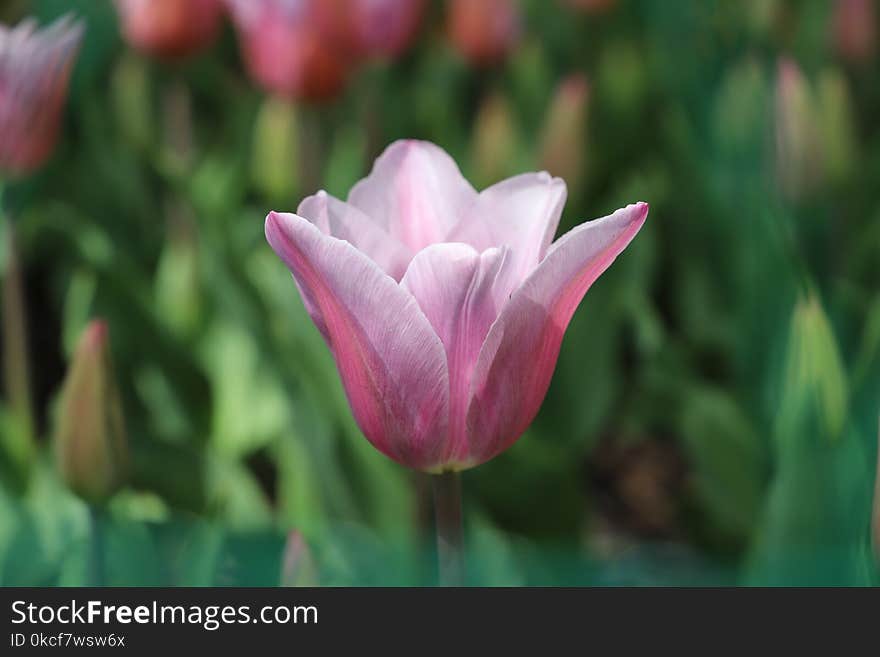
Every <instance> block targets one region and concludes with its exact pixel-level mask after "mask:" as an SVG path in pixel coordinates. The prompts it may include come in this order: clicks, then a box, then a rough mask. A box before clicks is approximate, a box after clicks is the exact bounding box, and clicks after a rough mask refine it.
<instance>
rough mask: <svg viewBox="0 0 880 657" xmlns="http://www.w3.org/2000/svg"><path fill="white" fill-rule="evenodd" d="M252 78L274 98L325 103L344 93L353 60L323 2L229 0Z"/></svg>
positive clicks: (328, 6)
mask: <svg viewBox="0 0 880 657" xmlns="http://www.w3.org/2000/svg"><path fill="white" fill-rule="evenodd" d="M227 4H228V5H229V7H230V10H231V11H232V17H233V20H234V22H235V26H236V29H237V31H238V36H239V42H240V43H241V48H242V51H243V53H244V59H245V65H246V66H247V69H248V72H249V73H250V75H251V77H252V78H253V79H254V80H255V81H256V82H257V84H259V85H260V86H261V87H263V89H264V90H266V91H268V92H269V93H272V94H277V95H279V96H282V97H284V98H291V99H297V100H310V101H322V100H329V99H330V98H332V97H334V96H336V95H337V94H339V92H340V91H342V88H343V87H344V86H345V82H346V79H347V77H348V68H349V62H348V56H347V53H346V52H345V48H344V46H343V45H342V44H340V43H339V37H338V35H337V34H334V33H333V32H334V31H335V30H332V29H331V28H330V27H328V21H330V24H331V25H332V24H333V23H332V18H328V16H330V14H329V13H328V9H329V8H330V5H327V4H321V2H320V1H319V0H227Z"/></svg>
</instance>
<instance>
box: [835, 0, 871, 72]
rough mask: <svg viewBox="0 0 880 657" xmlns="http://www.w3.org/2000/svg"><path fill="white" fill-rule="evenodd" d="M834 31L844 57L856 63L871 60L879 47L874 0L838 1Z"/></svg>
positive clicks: (836, 43)
mask: <svg viewBox="0 0 880 657" xmlns="http://www.w3.org/2000/svg"><path fill="white" fill-rule="evenodd" d="M832 31H833V35H832V36H833V40H834V45H835V47H836V48H837V51H838V52H839V53H840V54H841V56H842V57H844V58H846V59H848V60H850V61H854V62H859V61H865V60H868V59H870V58H871V57H872V56H873V55H874V51H875V50H876V47H877V13H876V11H875V9H874V0H836V1H835V3H834V14H833V18H832Z"/></svg>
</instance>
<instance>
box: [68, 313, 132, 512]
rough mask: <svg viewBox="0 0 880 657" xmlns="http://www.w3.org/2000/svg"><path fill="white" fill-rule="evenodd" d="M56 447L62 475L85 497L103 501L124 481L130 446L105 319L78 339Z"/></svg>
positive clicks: (93, 323)
mask: <svg viewBox="0 0 880 657" xmlns="http://www.w3.org/2000/svg"><path fill="white" fill-rule="evenodd" d="M55 448H56V455H57V459H58V468H59V470H60V471H61V475H62V477H63V478H64V481H65V482H66V483H67V485H68V486H69V487H70V489H71V490H72V491H73V492H75V493H76V494H77V495H79V496H80V497H82V498H83V499H85V500H87V501H89V502H93V503H101V502H104V501H106V500H107V499H108V498H109V497H110V496H111V495H112V494H113V493H114V492H116V490H117V489H118V488H119V486H120V485H121V484H122V482H123V480H124V477H125V473H126V468H127V464H128V448H127V442H126V438H125V423H124V421H123V417H122V407H121V404H120V400H119V394H118V391H117V389H116V383H115V380H114V378H113V371H112V367H111V364H110V354H109V339H108V330H107V324H106V323H105V322H103V321H93V322H91V323H90V324H89V325H88V326H87V327H86V329H85V331H84V332H83V335H82V337H81V338H80V341H79V343H78V344H77V347H76V351H75V353H74V356H73V362H72V363H71V366H70V370H69V371H68V373H67V378H66V379H65V382H64V388H63V390H62V394H61V405H60V409H59V416H58V427H57V432H56V435H55Z"/></svg>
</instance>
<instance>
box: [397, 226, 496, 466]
mask: <svg viewBox="0 0 880 657" xmlns="http://www.w3.org/2000/svg"><path fill="white" fill-rule="evenodd" d="M509 255H510V252H509V250H508V249H507V248H504V249H497V248H492V249H487V250H486V251H484V252H483V253H482V254H480V253H478V252H477V251H476V250H475V249H474V248H473V247H471V246H469V245H467V244H454V243H445V244H434V245H432V246H429V247H427V248H425V249H424V250H422V251H420V252H419V253H417V254H416V256H415V258H413V261H412V263H411V264H410V266H409V269H407V271H406V274H405V275H404V277H403V280H402V281H401V282H400V284H401V286H402V287H404V288H406V289H407V290H409V292H410V293H411V294H412V295H413V297H415V299H416V301H418V303H419V307H420V308H421V309H422V312H424V313H425V316H426V317H427V318H428V321H429V322H431V326H433V327H434V331H436V333H437V335H439V336H440V340H441V341H442V342H443V346H444V347H445V349H446V362H447V369H448V372H449V385H450V393H449V394H450V398H449V439H448V441H447V444H446V446H445V449H444V452H443V457H442V460H443V463H444V465H447V466H449V465H451V464H455V463H465V462H466V461H467V457H468V445H467V431H466V412H467V405H468V401H469V399H470V394H469V391H470V379H471V373H472V371H473V369H474V365H476V362H477V356H479V353H480V348H481V347H482V345H483V341H484V340H485V338H486V334H487V333H488V332H489V328H490V327H491V326H492V324H493V322H494V321H495V319H496V317H497V316H498V312H499V311H500V309H501V308H502V307H503V305H504V303H505V302H506V301H507V291H508V289H509V287H510V284H509V282H508V281H507V280H506V278H507V277H508V276H509V272H510V267H509V265H510V262H511V261H510V258H509Z"/></svg>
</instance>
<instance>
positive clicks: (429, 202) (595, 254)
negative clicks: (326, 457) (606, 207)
mask: <svg viewBox="0 0 880 657" xmlns="http://www.w3.org/2000/svg"><path fill="white" fill-rule="evenodd" d="M565 197H566V187H565V183H564V182H563V181H562V180H560V179H559V178H553V177H551V176H550V174H548V173H546V172H541V173H530V174H523V175H519V176H514V177H513V178H508V179H507V180H504V181H502V182H500V183H497V184H495V185H493V186H491V187H488V188H487V189H485V190H483V191H482V192H480V193H477V192H476V191H475V190H474V188H473V187H471V185H470V184H469V183H468V182H467V181H466V180H465V179H464V177H463V176H462V175H461V172H460V171H459V169H458V167H457V166H456V164H455V162H454V161H453V159H452V158H451V157H450V156H449V155H448V154H446V152H444V151H443V150H442V149H440V148H439V147H437V146H435V145H434V144H430V143H428V142H420V141H399V142H395V143H394V144H392V145H391V146H389V147H388V148H387V149H386V150H385V152H384V153H383V154H382V155H381V156H380V157H379V158H378V159H377V160H376V163H375V165H374V166H373V170H372V172H371V173H370V175H369V176H367V178H365V179H363V180H361V181H360V182H358V183H357V184H356V185H355V186H354V187H353V188H352V190H351V192H350V193H349V195H348V200H347V201H342V200H340V199H336V198H334V197H332V196H330V195H329V194H327V193H326V192H323V191H322V192H318V193H317V194H316V195H314V196H310V197H308V198H306V199H305V200H304V201H303V202H302V203H301V204H300V206H299V209H298V211H297V213H296V214H293V213H280V212H270V213H269V215H268V216H267V217H266V238H267V240H268V241H269V244H270V245H271V246H272V248H273V249H274V250H275V251H276V253H277V254H278V255H279V256H280V257H281V259H282V260H283V261H284V263H285V264H286V265H287V267H288V268H289V269H290V271H291V273H292V274H293V278H294V280H295V281H296V284H297V287H298V288H299V292H300V295H301V297H302V300H303V303H304V304H305V307H306V310H307V311H308V313H309V315H310V316H311V318H312V320H313V321H314V323H315V325H316V326H317V328H318V330H319V331H320V332H321V334H322V335H323V337H324V339H325V340H326V342H327V345H328V346H329V347H330V350H331V351H332V352H333V355H334V357H335V359H336V365H337V368H338V370H339V375H340V377H341V379H342V384H343V387H344V388H345V391H346V394H347V396H348V401H349V404H350V405H351V408H352V411H353V413H354V417H355V420H356V421H357V423H358V426H360V428H361V430H362V431H363V433H364V435H365V436H366V437H367V439H368V440H369V441H370V442H371V443H372V444H373V445H374V446H375V447H376V448H377V449H378V450H379V451H380V452H382V453H383V454H385V455H386V456H389V457H390V458H392V459H394V460H395V461H397V462H399V463H401V464H403V465H405V466H408V467H411V468H415V469H418V470H424V471H426V472H429V473H432V474H434V475H436V476H434V477H432V480H433V485H434V499H435V517H436V527H437V549H438V557H439V564H440V575H441V582H443V583H445V584H461V583H462V582H463V581H464V562H463V557H462V553H463V551H462V547H461V546H462V538H461V536H462V534H461V503H460V500H461V494H460V481H459V478H458V476H457V473H458V471H460V470H464V469H466V468H471V467H473V466H476V465H479V464H480V463H483V462H485V461H488V460H489V459H491V458H493V457H494V456H497V455H498V454H500V453H501V452H503V451H504V450H506V449H507V448H508V447H510V446H511V445H513V443H514V442H516V440H517V439H518V438H519V437H520V436H521V435H522V433H523V432H524V431H525V430H526V428H527V427H528V426H529V424H531V422H532V420H533V419H534V417H535V415H536V414H537V412H538V409H539V408H540V406H541V403H542V401H543V399H544V395H545V394H546V392H547V388H548V386H549V384H550V378H551V376H552V374H553V369H554V368H555V366H556V359H557V357H558V355H559V349H560V345H561V343H562V337H563V335H564V333H565V329H566V327H567V326H568V323H569V321H570V320H571V317H572V315H573V314H574V311H575V309H576V308H577V306H578V304H579V303H580V300H581V299H582V298H583V296H584V294H586V292H587V290H588V289H589V288H590V286H591V285H592V284H593V282H594V281H595V280H596V279H597V278H598V277H599V275H600V274H602V272H604V271H605V269H607V268H608V267H609V266H610V265H611V263H612V262H613V261H614V259H615V258H616V257H617V255H618V254H619V253H620V252H621V251H623V249H624V248H625V247H626V245H627V244H629V242H630V240H632V238H633V237H635V234H636V233H637V232H638V231H639V229H640V228H641V226H642V224H643V223H644V221H645V218H646V216H647V214H648V206H647V204H645V203H636V204H634V205H628V206H627V207H625V208H622V209H620V210H617V211H616V212H614V213H613V214H610V215H608V216H607V217H603V218H602V219H597V220H595V221H591V222H589V223H585V224H582V225H580V226H578V227H576V228H574V229H573V230H571V231H569V232H568V233H566V234H565V235H564V236H563V237H561V238H560V239H559V240H558V241H556V242H553V235H554V234H555V232H556V227H557V224H558V223H559V218H560V215H561V213H562V207H563V205H564V203H565Z"/></svg>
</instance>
